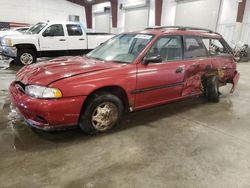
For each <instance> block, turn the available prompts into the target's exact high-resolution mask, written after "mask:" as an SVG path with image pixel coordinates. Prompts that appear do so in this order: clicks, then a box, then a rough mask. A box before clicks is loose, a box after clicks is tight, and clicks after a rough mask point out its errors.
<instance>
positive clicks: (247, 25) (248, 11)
mask: <svg viewBox="0 0 250 188" xmlns="http://www.w3.org/2000/svg"><path fill="white" fill-rule="evenodd" d="M240 40H241V42H243V43H247V44H248V45H250V1H249V0H247V3H246V7H245V15H244V18H243V25H242V33H241V38H240Z"/></svg>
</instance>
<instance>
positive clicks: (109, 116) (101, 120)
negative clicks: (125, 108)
mask: <svg viewBox="0 0 250 188" xmlns="http://www.w3.org/2000/svg"><path fill="white" fill-rule="evenodd" d="M117 118H118V109H117V107H116V105H115V104H113V103H111V102H105V103H102V104H100V105H99V106H97V107H96V109H95V110H94V112H93V114H92V125H93V126H94V127H95V129H97V130H99V131H105V130H107V129H110V128H111V127H112V126H113V125H114V124H115V122H116V120H117Z"/></svg>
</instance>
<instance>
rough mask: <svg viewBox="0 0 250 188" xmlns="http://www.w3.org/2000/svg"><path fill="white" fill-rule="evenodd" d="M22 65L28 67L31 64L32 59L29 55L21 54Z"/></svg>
mask: <svg viewBox="0 0 250 188" xmlns="http://www.w3.org/2000/svg"><path fill="white" fill-rule="evenodd" d="M20 60H21V62H22V64H24V65H29V64H31V63H32V62H33V57H32V55H31V54H29V53H23V54H22V55H21V57H20Z"/></svg>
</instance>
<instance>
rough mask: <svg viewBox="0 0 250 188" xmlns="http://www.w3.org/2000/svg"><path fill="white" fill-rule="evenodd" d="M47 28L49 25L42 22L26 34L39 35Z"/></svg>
mask: <svg viewBox="0 0 250 188" xmlns="http://www.w3.org/2000/svg"><path fill="white" fill-rule="evenodd" d="M45 26H47V23H41V22H40V23H37V24H36V25H34V26H32V27H31V28H29V29H28V30H27V31H26V32H27V33H30V34H38V33H39V32H40V31H41V30H42V29H43V28H44V27H45Z"/></svg>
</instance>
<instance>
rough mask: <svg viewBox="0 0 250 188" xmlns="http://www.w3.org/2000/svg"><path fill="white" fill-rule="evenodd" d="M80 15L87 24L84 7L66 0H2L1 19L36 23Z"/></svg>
mask: <svg viewBox="0 0 250 188" xmlns="http://www.w3.org/2000/svg"><path fill="white" fill-rule="evenodd" d="M69 15H78V16H80V21H81V22H83V24H84V25H86V24H85V23H84V22H85V10H84V8H83V7H81V6H79V5H76V4H74V3H71V2H68V1H66V0H1V5H0V21H3V22H20V23H29V24H35V23H37V22H39V21H47V20H51V21H53V20H54V21H67V20H68V17H69Z"/></svg>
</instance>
